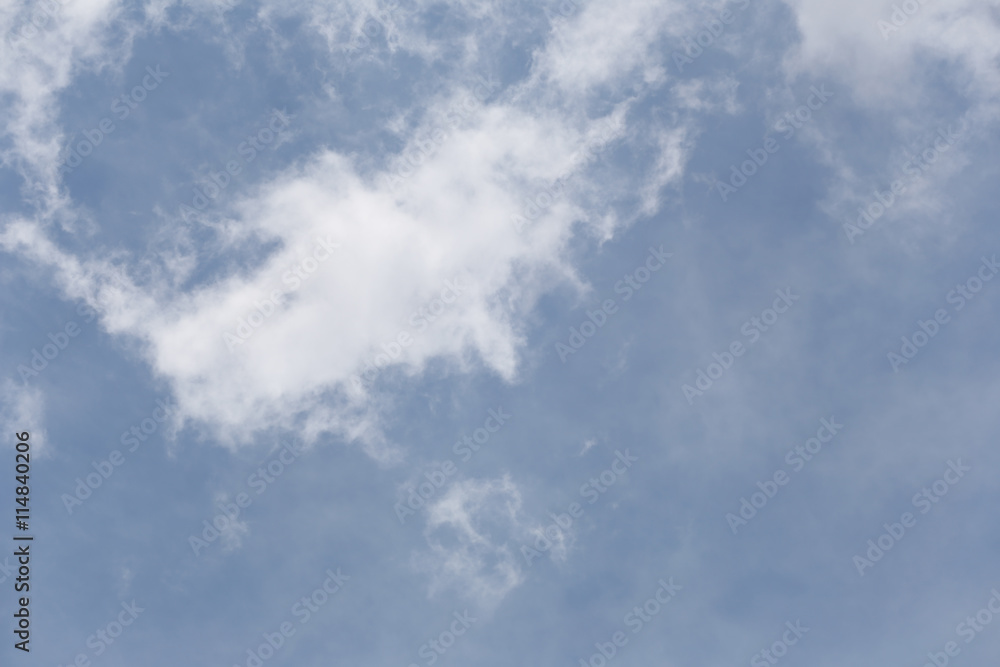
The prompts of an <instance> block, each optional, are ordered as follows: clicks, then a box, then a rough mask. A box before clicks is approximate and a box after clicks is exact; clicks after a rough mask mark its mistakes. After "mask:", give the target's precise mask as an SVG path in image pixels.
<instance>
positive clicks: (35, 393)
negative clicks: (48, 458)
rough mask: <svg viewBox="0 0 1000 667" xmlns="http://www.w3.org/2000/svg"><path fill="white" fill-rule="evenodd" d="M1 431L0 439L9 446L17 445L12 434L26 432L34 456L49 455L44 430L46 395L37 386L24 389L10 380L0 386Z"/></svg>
mask: <svg viewBox="0 0 1000 667" xmlns="http://www.w3.org/2000/svg"><path fill="white" fill-rule="evenodd" d="M0 428H2V429H3V433H4V436H3V440H4V442H6V443H9V444H10V446H11V447H13V446H14V444H16V442H17V441H16V440H14V434H15V433H23V432H25V431H27V432H28V433H29V439H28V442H29V443H30V444H31V451H32V453H34V454H37V455H41V456H44V455H46V454H47V452H48V437H47V433H46V431H45V396H44V394H43V393H42V390H41V389H38V388H37V387H24V386H20V385H18V384H17V383H16V382H14V381H13V380H11V379H9V378H8V379H6V380H4V381H3V384H2V385H0Z"/></svg>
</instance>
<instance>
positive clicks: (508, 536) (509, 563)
mask: <svg viewBox="0 0 1000 667" xmlns="http://www.w3.org/2000/svg"><path fill="white" fill-rule="evenodd" d="M529 530H530V529H529V528H528V527H526V526H525V525H524V520H523V519H522V518H521V494H520V492H519V491H518V489H517V486H516V485H515V484H514V483H513V482H512V481H511V479H510V477H509V476H507V475H505V476H503V477H500V478H497V479H493V480H474V479H472V480H463V481H456V482H454V483H453V484H452V485H451V486H450V487H449V488H448V490H447V492H446V493H445V494H444V495H443V496H442V497H441V499H440V500H438V501H437V502H435V503H433V504H432V505H430V506H429V507H428V509H427V528H426V530H425V531H424V534H425V536H426V538H427V543H428V546H429V547H430V553H428V554H421V555H419V556H417V557H415V559H414V563H415V565H416V567H417V568H418V569H420V570H423V571H426V572H428V573H430V575H431V588H430V593H431V595H435V594H436V593H437V592H439V591H441V590H445V589H456V590H458V591H459V592H460V593H463V594H465V595H467V596H468V597H470V598H472V599H473V600H475V601H476V602H477V603H478V604H480V605H481V606H482V607H483V608H486V609H491V608H493V607H495V606H496V605H497V604H498V603H499V602H500V601H501V600H502V599H503V598H504V597H505V596H506V595H507V594H508V593H509V592H510V591H511V590H513V589H514V588H516V587H517V586H519V585H520V584H521V583H522V582H523V581H524V573H523V568H522V567H521V563H520V559H521V555H520V553H519V552H518V551H517V548H516V546H511V545H510V544H509V543H508V542H509V541H510V540H517V539H520V538H521V537H522V536H524V535H525V534H527V533H528V532H529Z"/></svg>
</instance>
